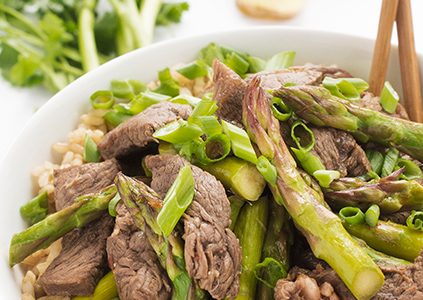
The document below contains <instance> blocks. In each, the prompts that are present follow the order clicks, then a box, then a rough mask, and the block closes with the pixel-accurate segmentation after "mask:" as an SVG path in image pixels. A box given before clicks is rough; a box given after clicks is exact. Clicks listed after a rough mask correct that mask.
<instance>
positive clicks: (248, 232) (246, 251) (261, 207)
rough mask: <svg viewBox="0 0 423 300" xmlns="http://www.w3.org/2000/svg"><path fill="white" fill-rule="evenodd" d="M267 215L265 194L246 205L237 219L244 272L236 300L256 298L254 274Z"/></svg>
mask: <svg viewBox="0 0 423 300" xmlns="http://www.w3.org/2000/svg"><path fill="white" fill-rule="evenodd" d="M267 216H268V198H267V197H266V196H263V197H261V198H260V199H258V200H257V201H254V202H251V203H249V204H248V203H247V204H246V205H244V206H243V207H242V209H241V212H240V214H239V216H238V220H237V221H236V225H235V229H234V233H235V235H236V236H237V237H238V239H239V244H240V246H241V247H242V263H241V269H242V273H241V276H240V279H239V280H240V287H239V293H238V296H237V297H236V298H235V299H236V300H254V299H255V293H256V286H257V278H256V277H255V275H254V267H255V266H256V265H257V264H258V263H260V258H261V252H262V246H263V241H264V237H265V234H266V223H267Z"/></svg>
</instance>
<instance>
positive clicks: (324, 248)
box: [243, 77, 384, 299]
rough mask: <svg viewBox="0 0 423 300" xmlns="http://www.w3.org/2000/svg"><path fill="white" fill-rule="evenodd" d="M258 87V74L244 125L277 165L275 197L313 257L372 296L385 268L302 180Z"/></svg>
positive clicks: (247, 98)
mask: <svg viewBox="0 0 423 300" xmlns="http://www.w3.org/2000/svg"><path fill="white" fill-rule="evenodd" d="M259 85H260V79H259V78H257V77H256V78H254V79H253V80H252V81H251V83H250V85H249V86H248V88H247V91H246V93H245V98H244V102H243V123H244V126H245V127H246V128H247V130H248V133H249V135H250V137H251V139H252V140H253V142H255V143H256V144H257V146H258V147H259V149H260V152H261V153H262V155H264V156H266V157H267V158H268V159H269V160H270V161H272V163H273V164H274V165H275V166H276V169H277V173H278V177H277V180H276V187H277V191H278V192H279V194H280V195H278V194H277V193H276V195H275V199H280V196H281V197H282V199H283V204H284V206H285V208H286V210H287V211H288V213H289V214H290V215H291V217H292V218H293V220H294V222H295V224H296V226H297V227H298V228H299V229H300V230H301V232H302V233H303V234H304V236H305V237H306V238H307V240H308V243H309V244H310V247H311V249H312V251H313V253H314V255H315V256H316V257H318V258H321V259H324V260H325V261H326V262H328V263H329V265H330V266H331V267H332V268H333V269H334V270H335V271H336V272H337V273H338V275H339V276H340V277H341V279H342V280H343V281H344V283H345V284H346V286H347V287H348V288H349V289H350V290H351V292H352V293H353V294H354V295H355V296H356V297H357V298H358V299H370V298H371V297H373V296H374V295H375V294H376V293H377V292H378V291H379V289H380V288H381V287H382V285H383V282H384V275H383V273H382V271H381V270H380V269H379V268H378V267H377V265H376V264H375V263H374V262H373V261H372V259H371V258H370V257H369V256H368V255H367V254H366V253H365V252H364V250H363V249H362V248H361V247H360V246H359V245H358V244H357V243H356V242H355V241H354V240H353V239H352V237H351V236H350V235H349V234H348V233H347V232H346V231H345V229H344V228H343V226H342V223H341V221H340V219H339V217H338V216H336V215H335V214H334V213H332V212H331V211H330V210H328V209H327V208H326V207H325V206H324V205H323V202H324V201H323V199H320V197H319V196H318V194H317V193H316V192H315V191H314V190H312V189H311V188H310V187H309V186H308V185H307V184H306V183H305V182H304V180H303V178H302V177H301V175H300V174H299V172H298V171H297V169H296V164H295V160H294V159H293V157H292V156H291V155H290V153H289V150H288V148H287V146H286V145H285V143H284V141H283V139H282V137H281V135H280V131H279V123H278V121H277V120H276V119H275V118H274V117H273V115H272V113H271V108H270V106H269V102H268V101H267V100H266V98H265V95H264V93H265V92H264V91H263V89H261V88H260V86H259ZM272 191H274V189H272Z"/></svg>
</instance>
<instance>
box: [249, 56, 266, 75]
mask: <svg viewBox="0 0 423 300" xmlns="http://www.w3.org/2000/svg"><path fill="white" fill-rule="evenodd" d="M247 61H248V63H249V64H250V67H249V69H248V72H250V73H257V72H260V71H263V70H264V69H265V68H266V61H265V60H264V59H261V58H259V57H255V56H248V57H247Z"/></svg>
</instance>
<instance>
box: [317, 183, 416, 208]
mask: <svg viewBox="0 0 423 300" xmlns="http://www.w3.org/2000/svg"><path fill="white" fill-rule="evenodd" d="M386 178H387V177H385V178H382V179H381V180H379V181H378V182H375V183H371V184H369V183H367V182H365V181H362V180H360V179H358V178H347V177H345V178H340V179H338V180H336V181H333V182H332V184H331V185H330V186H329V188H328V189H325V190H324V194H325V199H326V200H327V201H328V203H329V204H330V205H331V206H332V207H333V208H335V209H340V208H342V207H344V206H356V207H359V208H360V209H362V210H365V209H367V208H369V207H370V206H371V205H372V204H377V205H378V206H379V208H380V210H381V212H382V213H385V214H390V213H394V212H397V211H399V210H407V211H410V210H422V209H423V197H422V195H423V186H422V185H421V184H419V183H418V182H417V181H416V180H410V181H407V180H386Z"/></svg>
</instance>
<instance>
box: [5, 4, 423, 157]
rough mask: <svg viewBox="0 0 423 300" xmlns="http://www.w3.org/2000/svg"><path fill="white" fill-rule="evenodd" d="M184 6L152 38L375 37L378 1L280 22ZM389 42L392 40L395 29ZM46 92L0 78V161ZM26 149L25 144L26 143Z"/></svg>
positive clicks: (421, 25) (419, 22) (420, 8)
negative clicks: (299, 31) (277, 31)
mask: <svg viewBox="0 0 423 300" xmlns="http://www.w3.org/2000/svg"><path fill="white" fill-rule="evenodd" d="M185 1H187V2H188V3H189V4H190V9H189V11H188V12H186V13H185V14H184V17H183V20H182V23H180V24H178V25H174V26H173V27H172V29H171V30H169V28H158V29H156V32H155V42H158V41H162V40H165V39H171V38H177V37H181V36H188V35H197V34H201V33H204V32H211V31H217V30H223V29H225V28H229V29H235V28H242V27H248V26H260V25H284V26H295V27H302V28H310V29H318V30H324V31H333V32H340V33H347V34H352V35H357V36H362V37H367V38H376V35H377V29H378V24H379V14H380V7H381V0H354V1H353V0H343V1H342V0H306V3H305V6H304V8H303V10H302V11H301V12H300V13H299V14H298V15H297V16H295V17H294V18H292V19H289V20H285V21H278V22H276V21H263V20H256V19H252V18H249V17H246V16H245V15H243V14H242V13H241V12H240V11H239V10H238V9H237V7H236V4H235V0H185ZM411 4H412V9H413V23H414V34H415V42H416V49H417V51H418V52H420V53H423V18H422V13H423V1H422V0H411ZM392 42H393V43H394V44H395V43H397V37H396V31H395V30H394V32H393V38H392ZM51 96H52V95H51V94H50V93H49V92H47V91H46V90H44V89H43V88H32V89H22V88H14V87H11V86H10V84H8V83H7V82H5V81H4V80H3V79H2V78H0V97H1V98H0V103H1V104H0V137H1V138H0V159H2V158H3V156H4V155H5V153H6V151H7V148H8V147H9V145H10V144H11V143H12V142H13V139H14V138H15V136H16V135H17V134H18V133H19V131H20V130H21V129H22V128H23V127H24V126H25V124H26V123H27V122H28V121H29V119H30V118H31V117H32V116H33V114H34V112H35V111H36V109H37V108H39V107H41V106H42V105H43V104H44V103H46V102H47V101H48V100H49V98H50V97H51ZM28 147H30V145H28Z"/></svg>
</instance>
